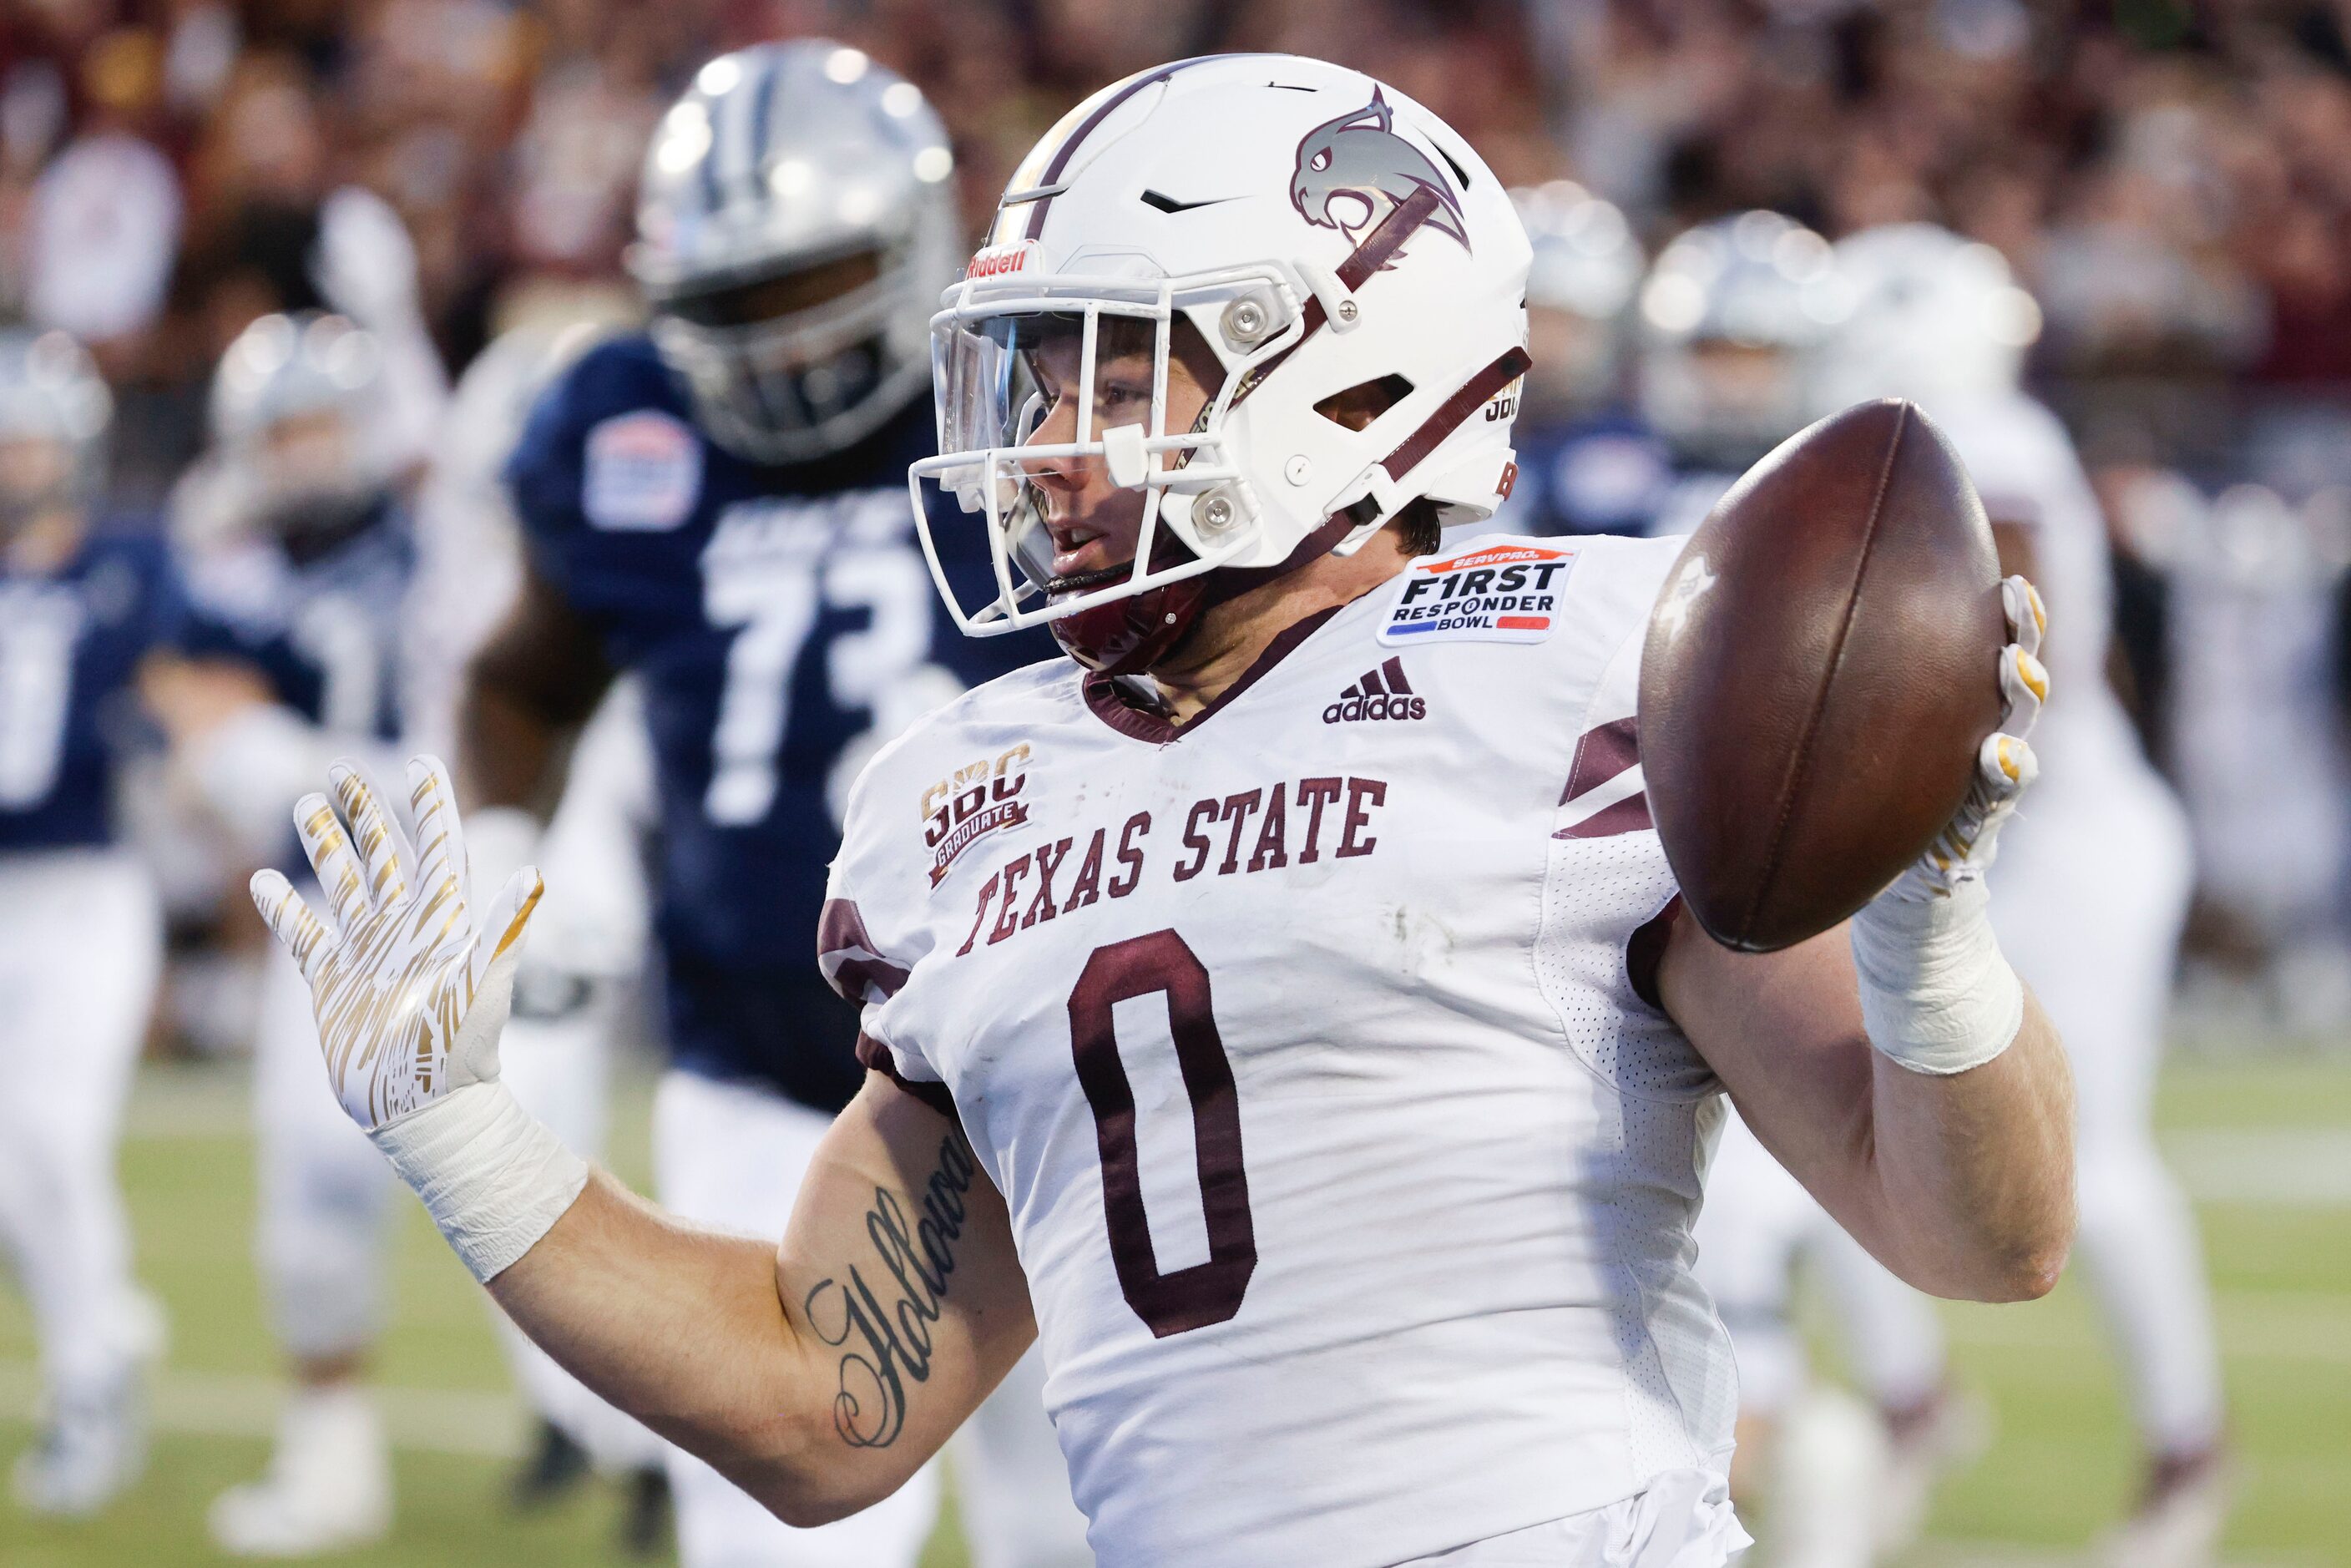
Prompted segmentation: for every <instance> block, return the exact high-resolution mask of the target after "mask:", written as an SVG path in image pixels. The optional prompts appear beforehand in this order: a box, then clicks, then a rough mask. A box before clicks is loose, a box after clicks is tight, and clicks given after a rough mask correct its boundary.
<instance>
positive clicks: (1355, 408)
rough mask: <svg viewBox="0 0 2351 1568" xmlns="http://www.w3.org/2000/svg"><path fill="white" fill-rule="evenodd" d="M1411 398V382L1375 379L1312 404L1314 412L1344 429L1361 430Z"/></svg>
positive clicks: (1392, 377) (1378, 377) (1398, 377)
mask: <svg viewBox="0 0 2351 1568" xmlns="http://www.w3.org/2000/svg"><path fill="white" fill-rule="evenodd" d="M1411 395H1412V382H1409V381H1407V380H1405V378H1404V377H1402V376H1399V375H1385V376H1374V377H1373V378H1372V379H1371V380H1370V381H1367V382H1356V383H1355V384H1354V385H1353V386H1351V387H1347V388H1345V389H1343V390H1342V391H1339V392H1332V394H1331V395H1330V396H1329V397H1326V398H1324V399H1322V401H1321V402H1318V403H1316V404H1315V405H1314V412H1315V413H1319V414H1321V415H1322V417H1323V418H1325V419H1327V420H1329V421H1330V422H1331V423H1333V424H1335V425H1338V426H1340V427H1341V428H1343V429H1345V430H1364V429H1368V428H1369V427H1370V425H1371V423H1372V422H1373V421H1374V420H1375V419H1377V418H1379V416H1380V415H1382V414H1384V413H1387V411H1388V410H1390V409H1392V408H1394V407H1395V405H1396V404H1398V403H1400V402H1403V401H1404V400H1405V399H1406V398H1408V397H1410V396H1411Z"/></svg>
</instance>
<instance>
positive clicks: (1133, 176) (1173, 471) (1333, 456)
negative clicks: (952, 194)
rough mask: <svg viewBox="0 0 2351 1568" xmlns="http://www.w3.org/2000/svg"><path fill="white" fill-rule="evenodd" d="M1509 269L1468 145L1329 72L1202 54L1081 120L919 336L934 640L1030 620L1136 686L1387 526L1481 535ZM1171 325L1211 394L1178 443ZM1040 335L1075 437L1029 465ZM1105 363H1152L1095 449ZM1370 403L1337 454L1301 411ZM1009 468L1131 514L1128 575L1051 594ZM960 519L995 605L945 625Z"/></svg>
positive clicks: (1513, 297) (1037, 154)
mask: <svg viewBox="0 0 2351 1568" xmlns="http://www.w3.org/2000/svg"><path fill="white" fill-rule="evenodd" d="M1527 262H1528V247H1527V238H1526V233H1525V230H1524V228H1523V227H1522V226H1521V225H1520V222H1519V218H1518V214H1517V213H1516V212H1515V210H1514V209H1513V208H1512V206H1511V204H1510V196H1509V193H1507V192H1506V191H1505V190H1504V189H1503V187H1502V185H1501V183H1500V182H1499V181H1498V180H1496V179H1495V178H1494V175H1493V173H1492V172H1491V171H1489V169H1488V168H1487V167H1486V165H1485V163H1484V162H1481V161H1480V160H1479V157H1478V154H1477V153H1476V152H1473V151H1472V150H1471V149H1470V147H1469V145H1468V142H1466V141H1463V140H1462V139H1461V138H1460V137H1459V136H1458V135H1457V134H1456V133H1455V132H1454V131H1452V129H1451V128H1450V127H1448V126H1447V125H1446V124H1445V123H1444V122H1443V121H1441V120H1438V119H1437V117H1436V116H1435V115H1433V114H1430V113H1429V112H1428V111H1427V110H1425V109H1422V108H1421V107H1420V106H1419V105H1417V104H1416V103H1414V102H1412V101H1411V100H1410V99H1406V98H1405V97H1403V96H1402V95H1400V94H1397V93H1395V92H1394V91H1393V90H1391V89H1388V88H1386V87H1384V86H1383V85H1382V84H1381V83H1379V82H1376V81H1374V80H1373V79H1372V78H1369V77H1367V76H1364V75H1362V74H1360V73H1358V72H1355V71H1352V70H1347V69H1344V68H1341V67H1338V66H1334V65H1330V64H1327V63H1325V62H1323V61H1321V60H1311V59H1301V58H1296V57H1288V56H1281V55H1239V56H1212V57H1206V58H1201V59H1195V60H1186V61H1182V62H1179V63H1177V64H1175V65H1169V66H1163V67H1160V68H1156V69H1154V70H1149V71H1144V72H1141V73H1139V74H1137V75H1135V76H1133V77H1129V78H1127V79H1125V80H1124V81H1122V82H1119V83H1116V84H1115V85H1113V86H1111V87H1108V88H1105V89H1102V91H1100V92H1098V93H1096V94H1094V95H1093V96H1092V98H1090V99H1087V100H1086V101H1085V102H1083V103H1081V104H1080V105H1079V106H1078V107H1077V108H1075V109H1073V110H1071V111H1070V113H1069V114H1068V115H1067V116H1066V117H1064V118H1063V120H1061V123H1060V124H1059V125H1057V126H1055V127H1054V128H1053V129H1052V130H1051V131H1049V132H1048V133H1047V134H1046V136H1045V139H1044V140H1043V141H1040V142H1039V143H1038V144H1037V146H1036V147H1035V149H1034V150H1033V151H1031V152H1030V153H1029V157H1028V159H1027V160H1026V162H1023V163H1022V164H1021V166H1020V167H1019V170H1018V171H1017V172H1015V173H1014V175H1013V177H1012V181H1011V183H1010V185H1009V187H1008V189H1007V190H1006V191H1005V193H1004V196H1003V199H1002V201H1001V202H1000V204H998V214H997V219H996V224H995V226H994V228H993V230H992V232H991V234H990V235H989V237H988V243H987V246H986V248H984V249H982V250H981V251H980V252H979V253H978V254H977V256H974V257H973V258H972V260H971V263H970V265H969V266H968V267H967V268H966V269H965V274H964V278H963V281H962V282H961V283H959V284H957V285H956V287H953V288H950V289H949V290H948V291H947V293H946V300H945V303H946V308H945V309H944V310H942V311H941V312H940V313H939V314H938V315H937V316H936V317H935V318H934V319H933V320H932V324H931V328H932V336H931V349H932V364H933V374H934V382H935V392H936V395H937V400H938V420H939V451H940V455H939V456H937V457H935V458H931V459H926V460H925V461H923V462H920V463H917V464H915V465H914V468H913V470H912V472H911V473H910V475H909V476H908V484H909V486H910V488H911V490H912V492H913V497H914V516H915V519H916V522H917V523H918V525H919V526H920V528H921V529H922V534H923V539H924V544H925V549H926V550H928V551H929V552H930V555H931V559H932V566H933V570H934V575H935V577H936V579H937V580H938V585H939V589H940V591H941V592H942V594H943V595H944V596H945V597H946V601H947V603H948V606H949V608H950V610H951V611H952V612H953V613H954V615H955V616H956V620H957V622H959V623H960V624H961V625H962V627H963V629H964V630H965V632H967V633H970V634H972V635H977V636H986V635H990V634H994V633H998V632H1008V631H1011V630H1013V629H1015V628H1017V627H1023V626H1031V625H1036V624H1039V623H1040V622H1051V623H1052V624H1053V627H1054V631H1055V635H1056V636H1057V637H1059V638H1060V639H1061V642H1062V643H1063V645H1064V646H1065V647H1068V648H1069V649H1070V650H1071V652H1072V653H1074V654H1075V655H1076V656H1077V657H1078V658H1079V659H1080V660H1081V662H1084V663H1086V664H1090V665H1092V666H1093V667H1095V668H1097V669H1114V670H1125V669H1139V668H1144V667H1147V666H1148V665H1149V664H1150V663H1151V661H1152V660H1153V659H1154V658H1155V657H1157V656H1158V654H1159V653H1163V652H1164V651H1165V649H1167V648H1169V647H1172V646H1173V645H1174V643H1175V642H1176V641H1177V640H1179V639H1180V637H1181V636H1182V634H1183V633H1184V632H1186V631H1187V630H1188V629H1189V626H1190V623H1191V621H1192V619H1193V617H1194V616H1195V615H1196V613H1197V612H1198V610H1199V609H1200V608H1201V607H1202V606H1203V605H1204V604H1205V603H1207V602H1208V601H1210V600H1211V598H1213V597H1223V596H1227V595H1228V594H1229V593H1230V592H1233V591H1238V590H1239V589H1240V588H1243V587H1246V586H1248V585H1249V584H1250V583H1253V582H1256V581H1259V580H1264V579H1265V578H1267V577H1270V576H1271V575H1273V574H1275V573H1277V572H1280V571H1282V570H1289V569H1290V568H1292V567H1295V566H1299V565H1302V564H1303V563H1304V562H1305V561H1307V560H1309V559H1313V558H1314V557H1316V556H1318V555H1320V554H1322V553H1324V552H1327V551H1330V550H1332V549H1339V550H1342V551H1345V550H1351V549H1354V548H1356V547H1357V546H1358V545H1360V544H1361V543H1362V542H1363V541H1364V539H1366V538H1369V537H1370V536H1371V535H1372V533H1373V532H1374V530H1375V529H1377V528H1379V527H1380V526H1381V525H1382V524H1383V523H1384V522H1386V521H1387V520H1388V519H1389V518H1391V517H1395V515H1396V514H1397V513H1398V512H1399V511H1401V510H1402V509H1403V508H1404V507H1405V506H1406V505H1407V504H1408V503H1410V502H1412V501H1415V500H1416V499H1420V498H1422V497H1426V498H1427V499H1428V500H1429V501H1431V502H1433V503H1435V504H1436V506H1437V508H1438V513H1439V516H1440V517H1441V518H1442V519H1443V520H1445V521H1447V522H1468V521H1471V520H1474V519H1478V518H1482V517H1487V516H1489V515H1490V514H1491V512H1492V510H1493V508H1494V506H1495V504H1496V503H1497V502H1498V501H1499V498H1500V497H1501V494H1502V492H1503V491H1504V490H1505V489H1506V488H1507V487H1508V485H1509V482H1510V476H1511V474H1512V472H1513V470H1512V468H1511V452H1510V419H1511V415H1512V413H1513V412H1514V410H1515V406H1516V397H1515V391H1516V383H1517V382H1518V380H1519V378H1520V375H1521V374H1522V373H1523V372H1524V371H1525V369H1526V366H1527V356H1526V351H1525V348H1524V343H1525V340H1526V312H1525V309H1524V308H1523V305H1522V303H1521V301H1522V299H1523V298H1524V295H1525V289H1526V278H1527ZM1179 322H1188V323H1189V326H1190V328H1191V329H1195V330H1196V332H1197V333H1198V336H1199V338H1200V340H1203V341H1205V343H1206V344H1207V348H1208V350H1211V351H1212V352H1213V354H1214V358H1215V362H1216V365H1217V370H1218V371H1220V372H1221V375H1222V381H1221V383H1220V384H1218V385H1216V386H1214V387H1212V388H1211V395H1210V397H1209V399H1208V402H1207V406H1206V407H1205V408H1204V409H1203V410H1202V412H1201V413H1200V415H1199V417H1198V419H1197V420H1196V421H1195V422H1193V423H1191V426H1190V428H1188V429H1170V428H1168V422H1167V395H1166V392H1167V375H1168V364H1169V356H1170V350H1171V344H1172V343H1173V342H1174V341H1175V339H1176V336H1177V323H1179ZM1056 334H1058V335H1060V337H1061V341H1062V343H1063V344H1064V345H1065V346H1066V347H1067V348H1068V351H1070V352H1071V356H1072V362H1074V363H1075V364H1076V365H1077V366H1078V367H1079V368H1078V372H1077V384H1076V385H1074V386H1065V387H1062V388H1061V389H1060V390H1061V396H1062V397H1063V398H1067V399H1071V401H1073V402H1074V403H1075V407H1076V411H1077V412H1076V422H1077V423H1076V427H1075V433H1074V434H1075V439H1074V440H1073V441H1070V442H1067V443H1060V444H1051V445H1040V444H1029V443H1030V441H1031V438H1032V437H1033V436H1034V435H1035V434H1036V432H1037V430H1038V428H1039V427H1040V424H1041V423H1043V421H1044V419H1045V417H1046V415H1047V413H1048V400H1047V399H1046V398H1044V397H1042V396H1040V393H1039V392H1038V382H1037V380H1036V379H1035V374H1034V365H1033V363H1032V361H1031V356H1030V350H1033V349H1035V348H1037V347H1038V346H1040V343H1041V342H1043V341H1044V340H1046V339H1048V338H1050V337H1053V336H1054V335H1056ZM1186 336H1187V338H1188V334H1187V335H1186ZM1112 340H1116V341H1119V342H1122V343H1123V342H1130V341H1131V342H1134V343H1136V344H1141V343H1145V342H1147V343H1148V344H1149V345H1150V346H1151V348H1150V352H1151V364H1152V367H1153V369H1152V373H1151V376H1150V394H1149V396H1148V398H1147V399H1146V398H1143V397H1141V396H1137V397H1136V399H1135V400H1134V412H1135V413H1136V415H1137V417H1136V418H1134V419H1133V420H1130V421H1122V422H1120V423H1114V424H1113V423H1108V422H1107V421H1105V420H1102V419H1099V418H1098V417H1097V415H1096V405H1097V394H1098V393H1099V392H1100V391H1101V389H1100V388H1099V387H1098V386H1097V385H1096V375H1095V372H1096V350H1097V348H1098V347H1100V346H1102V345H1103V344H1104V343H1105V342H1108V341H1112ZM1079 343H1081V344H1082V347H1081V349H1080V348H1077V347H1075V345H1077V344H1079ZM1133 351H1134V354H1135V355H1136V357H1138V358H1139V357H1140V354H1141V351H1142V350H1140V348H1137V349H1135V350H1133ZM1370 386H1377V387H1378V388H1379V389H1380V392H1379V395H1378V396H1377V397H1376V398H1375V399H1374V400H1373V401H1374V402H1378V403H1380V404H1382V405H1384V406H1381V407H1379V408H1378V410H1377V412H1376V413H1375V415H1374V417H1371V418H1370V420H1369V423H1364V424H1363V425H1362V427H1361V428H1350V427H1349V425H1348V424H1344V423H1340V422H1339V421H1338V420H1337V419H1336V418H1334V417H1332V416H1330V415H1327V414H1325V413H1317V412H1316V407H1315V405H1316V404H1317V403H1318V402H1325V401H1326V400H1329V399H1331V398H1332V397H1333V396H1334V395H1335V394H1338V393H1341V392H1348V391H1350V390H1351V389H1358V390H1360V389H1365V388H1367V387H1370ZM1145 403H1147V406H1148V412H1147V413H1144V404H1145ZM1105 426H1107V427H1105ZM1024 459H1025V460H1027V461H1029V462H1031V463H1035V462H1039V461H1045V462H1064V463H1081V462H1094V461H1098V462H1100V463H1102V465H1104V467H1105V468H1106V471H1107V473H1108V475H1109V476H1110V479H1111V481H1112V482H1113V483H1114V484H1116V485H1118V486H1122V487H1124V488H1127V489H1132V490H1135V491H1138V492H1140V498H1141V507H1142V518H1143V521H1142V530H1141V535H1140V538H1139V539H1138V540H1137V543H1136V547H1135V553H1134V560H1133V562H1132V563H1131V564H1122V565H1119V566H1117V567H1114V568H1113V569H1111V570H1107V571H1101V572H1094V573H1090V574H1087V575H1086V576H1085V577H1083V578H1081V579H1076V580H1067V579H1058V578H1056V576H1055V575H1054V572H1053V569H1052V566H1051V557H1052V554H1053V546H1052V543H1051V541H1050V537H1049V535H1048V531H1047V529H1046V528H1045V527H1044V525H1043V522H1042V514H1041V510H1040V506H1039V502H1038V497H1037V493H1036V490H1035V486H1034V485H1033V484H1032V483H1030V482H1029V478H1028V473H1029V470H1027V469H1025V468H1024V467H1023V466H1022V464H1023V460H1024ZM967 519H969V520H967ZM975 522H977V523H980V524H983V525H984V526H985V527H986V528H987V537H988V541H989V546H990V549H991V551H992V553H993V558H994V566H995V587H996V592H995V594H994V596H993V597H991V598H990V599H988V600H987V601H986V602H984V603H980V604H977V605H967V604H964V603H961V602H958V601H957V599H956V594H955V592H954V591H953V590H952V588H951V587H950V586H949V584H948V581H947V578H946V573H945V572H944V571H943V570H939V568H938V560H939V551H938V549H937V547H936V544H935V540H934V539H933V537H932V535H933V530H935V529H937V528H952V527H968V526H972V525H973V523H975ZM1211 573H1216V574H1218V575H1217V577H1216V578H1215V579H1214V580H1213V586H1212V582H1211V580H1210V579H1209V578H1208V574H1211Z"/></svg>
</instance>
